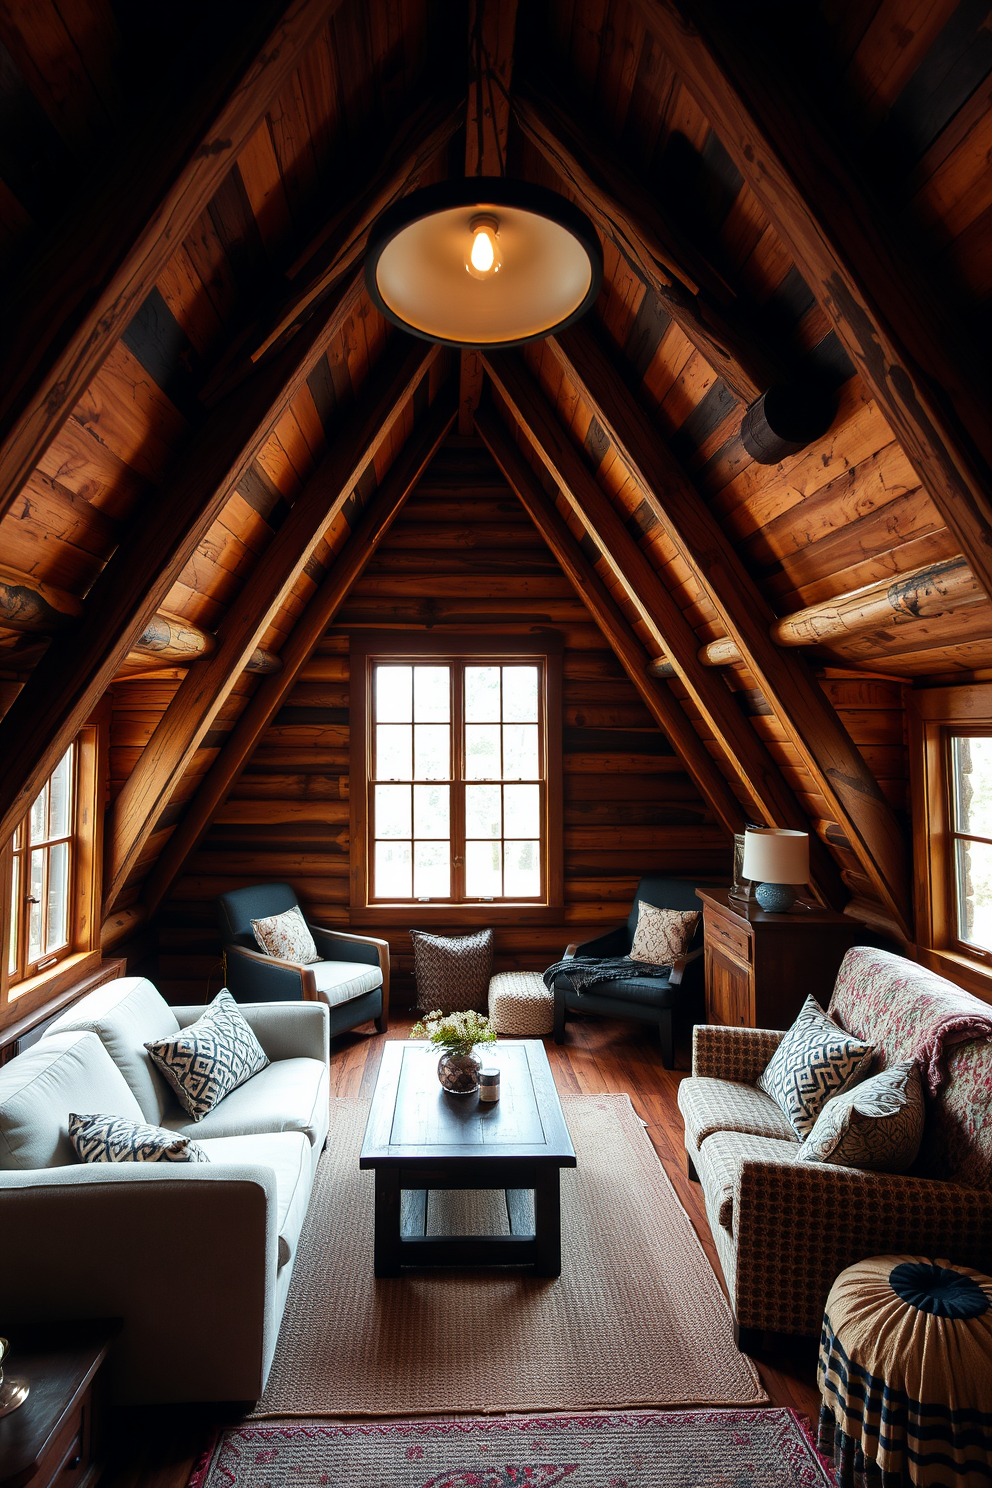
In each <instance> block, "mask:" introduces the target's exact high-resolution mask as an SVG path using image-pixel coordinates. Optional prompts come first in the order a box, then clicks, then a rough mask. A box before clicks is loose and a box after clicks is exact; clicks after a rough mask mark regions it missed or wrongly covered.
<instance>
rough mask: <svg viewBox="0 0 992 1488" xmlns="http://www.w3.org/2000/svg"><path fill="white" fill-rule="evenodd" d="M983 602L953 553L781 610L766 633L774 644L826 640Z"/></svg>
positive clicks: (963, 564)
mask: <svg viewBox="0 0 992 1488" xmlns="http://www.w3.org/2000/svg"><path fill="white" fill-rule="evenodd" d="M985 602H986V595H985V591H984V590H983V589H982V587H981V585H980V584H979V582H978V580H977V579H976V578H975V575H974V574H973V573H972V571H971V569H970V567H969V566H968V564H967V562H966V561H965V559H964V558H962V557H960V555H959V556H958V557H956V558H945V560H944V561H943V563H930V564H927V565H926V566H925V567H924V568H915V569H913V570H912V571H911V572H910V573H904V574H900V575H899V577H898V578H897V579H895V580H893V581H887V582H886V583H884V584H867V585H865V587H864V588H862V589H855V590H854V591H853V592H852V593H850V594H838V595H837V597H836V598H835V599H826V600H824V601H823V602H822V603H821V604H816V605H809V606H808V607H807V608H806V609H804V610H797V611H796V612H795V613H794V614H792V615H783V616H782V618H781V620H776V621H775V622H774V623H773V625H772V632H771V634H772V640H773V641H774V642H775V644H776V645H777V646H817V645H823V644H825V643H826V644H828V645H829V643H830V642H831V641H836V640H839V639H841V638H843V637H844V636H849V635H856V634H857V633H858V632H859V631H863V630H873V629H875V628H876V627H877V626H879V625H884V626H893V625H908V624H912V622H913V621H914V620H926V619H934V618H935V617H936V616H938V615H947V614H949V613H950V612H951V611H956V610H960V609H962V608H964V607H966V606H967V605H973V604H984V603H985Z"/></svg>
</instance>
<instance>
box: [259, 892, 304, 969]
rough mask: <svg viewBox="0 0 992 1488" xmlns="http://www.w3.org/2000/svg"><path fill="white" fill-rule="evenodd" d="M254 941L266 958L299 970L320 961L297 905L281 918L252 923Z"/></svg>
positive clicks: (270, 916) (278, 916) (272, 917)
mask: <svg viewBox="0 0 992 1488" xmlns="http://www.w3.org/2000/svg"><path fill="white" fill-rule="evenodd" d="M251 928H252V929H253V930H254V932H255V939H256V940H257V941H258V943H259V945H260V946H261V947H262V950H263V951H264V952H265V954H266V955H267V956H279V957H281V958H282V960H283V961H295V962H296V963H297V964H298V965H299V966H312V965H313V963H314V962H315V961H319V960H320V959H321V958H320V956H319V955H318V954H317V947H316V946H315V945H314V940H313V936H312V935H311V934H310V926H309V925H308V924H307V922H306V920H305V919H304V918H303V911H302V909H301V908H300V906H299V905H298V904H294V905H293V907H292V909H287V910H284V911H283V913H282V914H277V915H269V916H268V918H267V919H264V920H252V922H251Z"/></svg>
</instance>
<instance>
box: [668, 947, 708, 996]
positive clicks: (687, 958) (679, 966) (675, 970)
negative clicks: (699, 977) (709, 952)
mask: <svg viewBox="0 0 992 1488" xmlns="http://www.w3.org/2000/svg"><path fill="white" fill-rule="evenodd" d="M702 954H703V948H702V946H697V948H696V950H694V951H687V952H686V954H685V955H684V956H680V957H679V958H678V960H677V961H673V962H672V974H671V976H670V977H669V978H668V985H669V986H670V987H680V986H681V985H682V978H683V976H684V975H685V969H686V967H687V966H688V965H689V964H690V962H692V961H698V960H699V958H700V956H701V955H702Z"/></svg>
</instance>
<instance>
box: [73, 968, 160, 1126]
mask: <svg viewBox="0 0 992 1488" xmlns="http://www.w3.org/2000/svg"><path fill="white" fill-rule="evenodd" d="M69 1029H86V1030H87V1031H88V1032H90V1033H95V1034H96V1036H97V1038H98V1039H99V1040H100V1042H101V1043H102V1044H103V1047H104V1048H105V1049H106V1051H107V1053H108V1054H109V1055H110V1057H111V1059H112V1060H113V1061H114V1063H115V1064H116V1066H117V1068H118V1069H119V1070H120V1072H121V1074H122V1075H123V1076H124V1078H125V1080H126V1081H127V1083H128V1085H129V1086H130V1087H131V1089H132V1091H133V1092H134V1098H135V1100H136V1101H137V1102H138V1105H139V1106H140V1107H141V1114H142V1115H143V1116H144V1118H145V1120H146V1121H150V1122H153V1123H156V1124H157V1123H160V1122H161V1120H162V1117H163V1116H164V1115H165V1113H166V1112H167V1111H168V1110H169V1108H170V1107H171V1106H172V1105H173V1104H174V1101H173V1095H172V1089H171V1087H170V1086H169V1084H168V1082H167V1081H166V1080H165V1079H164V1078H163V1077H162V1075H161V1074H159V1072H158V1070H157V1069H156V1068H155V1065H154V1064H153V1063H152V1059H151V1056H150V1054H149V1053H148V1050H147V1049H146V1048H145V1044H146V1043H148V1042H149V1041H150V1040H152V1039H163V1038H170V1037H171V1036H172V1035H174V1034H176V1033H178V1032H179V1024H178V1022H177V1021H176V1016H175V1014H174V1013H173V1011H172V1009H171V1008H170V1007H169V1004H168V1003H167V1002H166V1000H165V998H164V997H163V996H162V995H161V994H160V993H159V992H158V991H157V990H156V989H155V987H154V986H153V985H152V983H151V982H150V981H149V980H148V978H147V977H117V978H116V980H115V981H112V982H107V983H106V984H105V985H104V986H103V987H97V989H96V991H95V992H90V993H89V994H88V995H87V996H86V997H81V998H80V1000H79V1001H78V1002H77V1003H74V1004H73V1006H72V1007H71V1008H69V1009H68V1011H67V1012H65V1013H63V1014H62V1016H61V1018H56V1020H55V1022H54V1023H53V1024H52V1025H51V1026H50V1027H49V1029H48V1030H47V1032H46V1034H45V1037H46V1038H50V1037H51V1036H52V1035H53V1034H55V1033H65V1032H66V1031H67V1030H69Z"/></svg>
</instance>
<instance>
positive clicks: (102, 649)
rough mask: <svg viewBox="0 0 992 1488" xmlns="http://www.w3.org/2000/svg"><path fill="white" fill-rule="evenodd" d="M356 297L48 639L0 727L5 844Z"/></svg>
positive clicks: (355, 296)
mask: <svg viewBox="0 0 992 1488" xmlns="http://www.w3.org/2000/svg"><path fill="white" fill-rule="evenodd" d="M361 292H362V282H361V276H360V275H356V276H355V277H354V278H353V279H352V280H351V281H350V282H349V283H348V284H346V285H345V287H344V288H343V289H342V290H341V292H340V294H338V295H337V296H336V297H335V299H334V300H333V301H332V302H331V303H330V304H329V305H327V306H326V307H322V308H321V312H320V313H319V314H318V315H315V316H314V317H313V319H312V320H310V321H309V322H308V323H307V324H306V325H305V326H304V327H303V329H302V330H301V331H300V332H299V334H298V335H297V336H295V337H294V338H293V339H292V341H290V343H289V345H288V346H287V348H286V349H285V351H284V352H282V353H281V354H280V355H279V356H277V357H276V358H275V359H274V360H273V361H272V362H270V363H266V364H264V365H263V366H262V367H260V368H259V370H258V372H257V373H256V374H255V376H254V377H253V378H252V379H251V380H250V381H249V382H248V383H246V384H245V386H244V387H243V388H241V389H239V390H238V392H237V393H235V394H233V395H232V397H231V398H229V399H227V400H226V401H225V402H224V403H222V404H221V405H219V407H217V408H216V409H215V410H214V411H213V413H212V414H211V415H210V416H209V417H208V418H207V419H206V420H205V422H204V423H203V424H202V425H201V426H200V428H199V429H198V430H197V432H196V433H195V434H194V435H193V437H192V438H191V440H190V441H189V443H188V444H187V446H186V448H185V450H184V451H183V453H182V455H181V456H180V457H179V460H178V461H177V464H176V466H175V469H174V470H173V472H172V474H171V476H170V477H169V478H168V479H167V480H166V482H165V483H164V485H163V486H162V487H161V489H160V490H159V491H158V492H157V493H156V494H155V495H153V496H151V495H150V496H148V497H147V498H146V499H145V500H144V501H143V503H142V505H141V508H140V510H139V511H138V512H137V513H136V514H135V516H134V517H133V518H132V520H131V523H130V525H129V526H128V528H127V530H126V532H125V533H124V536H123V538H122V540H121V542H120V544H119V546H118V547H117V550H116V551H115V553H114V554H113V556H112V557H111V559H110V561H109V562H108V563H107V565H106V567H105V568H104V570H103V572H102V573H101V574H100V576H99V577H98V578H97V580H96V582H95V583H94V585H93V587H92V589H91V590H90V592H89V594H88V596H87V600H86V613H85V616H84V618H83V621H82V622H81V624H80V625H79V627H78V628H77V629H76V630H75V631H72V632H70V633H69V634H67V635H64V636H59V637H57V638H56V639H55V640H54V641H53V642H52V644H51V646H50V647H49V649H48V651H47V653H46V655H45V657H44V658H43V660H42V661H41V662H40V663H39V664H38V666H37V667H36V668H35V670H34V672H33V673H32V675H31V677H30V679H29V681H28V682H27V684H26V686H25V687H24V689H23V691H22V692H21V693H20V695H19V696H18V697H17V698H16V699H15V701H14V703H13V704H12V706H11V708H10V711H9V712H8V713H7V715H6V716H5V717H4V719H3V720H2V721H0V756H2V757H3V759H4V762H5V770H4V773H3V776H2V778H0V842H2V841H4V840H5V839H6V838H7V837H9V836H10V835H11V833H12V832H13V831H14V829H15V827H16V826H17V823H18V822H19V821H20V819H21V817H22V816H23V815H24V813H25V811H27V809H28V807H29V806H30V804H31V802H32V801H33V799H34V797H35V796H36V795H37V793H38V791H39V790H40V789H41V786H42V784H43V783H44V781H45V779H46V778H47V777H48V775H50V774H51V772H52V770H53V769H54V767H55V765H56V764H57V763H58V760H59V758H60V757H61V755H62V753H63V752H64V750H65V748H66V745H67V744H68V742H69V740H71V739H72V738H74V737H75V735H76V733H77V732H78V731H79V729H80V728H81V727H82V726H83V724H84V723H85V722H86V719H87V717H88V716H89V714H90V712H91V711H92V709H93V708H94V706H95V705H96V703H97V701H98V700H99V698H100V696H101V695H102V693H103V691H104V689H105V688H106V687H107V685H108V684H109V682H110V681H111V679H112V677H113V676H114V673H115V672H116V670H117V668H118V666H119V665H120V663H121V662H122V661H123V659H124V657H125V656H126V655H127V653H128V652H129V651H130V650H131V648H132V646H133V644H134V642H135V640H136V639H137V638H138V636H139V635H140V634H141V632H142V631H143V630H144V628H145V626H146V625H147V624H148V622H149V620H150V619H151V617H152V615H153V614H154V613H155V611H156V610H157V609H159V608H160V606H161V605H162V603H163V602H164V600H165V597H166V595H167V594H168V592H169V590H170V589H171V587H172V585H173V583H174V582H175V581H176V579H178V577H179V575H180V574H181V572H182V570H183V568H184V567H185V566H186V564H187V563H188V561H189V559H190V558H191V557H192V555H193V553H194V552H195V551H196V548H197V545H198V544H199V542H200V541H201V539H202V538H203V537H204V535H205V534H206V533H207V532H208V531H209V528H210V525H211V523H212V522H213V521H214V519H215V517H216V516H217V514H218V513H219V512H220V510H221V508H222V507H223V505H224V503H225V502H226V501H227V499H228V497H229V495H230V493H231V492H232V491H233V490H234V488H235V486H237V484H238V482H239V481H240V480H242V479H243V477H244V476H245V474H246V473H247V471H248V469H249V468H250V466H251V464H252V462H253V461H254V459H255V458H256V456H257V455H258V453H259V451H260V450H261V449H262V447H263V446H264V444H265V442H266V440H267V439H268V438H269V436H270V434H271V432H272V430H273V428H274V427H275V425H276V424H277V423H278V421H279V419H280V418H281V417H282V415H283V413H284V412H285V410H286V409H287V408H288V406H289V404H290V403H291V402H292V400H293V398H294V396H295V395H296V393H297V392H298V391H299V389H300V388H301V387H302V385H303V383H304V381H305V380H306V378H307V376H308V374H309V373H310V372H311V371H312V369H313V367H314V365H315V363H316V362H317V360H318V358H319V357H320V356H322V355H323V353H324V351H325V350H326V348H327V347H328V346H329V345H330V344H331V342H332V341H333V340H334V338H335V337H336V336H337V335H338V334H339V332H340V330H341V328H342V326H343V324H344V322H345V321H346V320H347V318H348V316H349V315H350V314H351V313H352V311H353V310H354V309H355V307H356V306H357V304H358V303H359V300H360V298H361Z"/></svg>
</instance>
